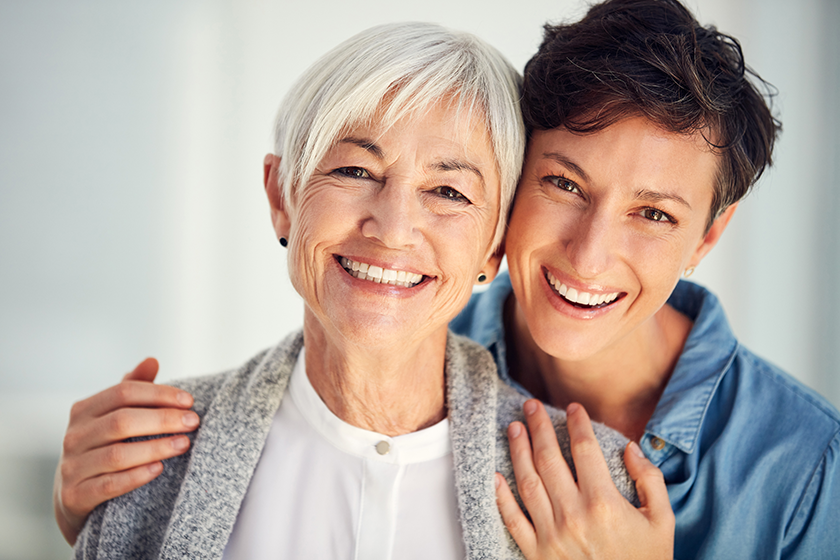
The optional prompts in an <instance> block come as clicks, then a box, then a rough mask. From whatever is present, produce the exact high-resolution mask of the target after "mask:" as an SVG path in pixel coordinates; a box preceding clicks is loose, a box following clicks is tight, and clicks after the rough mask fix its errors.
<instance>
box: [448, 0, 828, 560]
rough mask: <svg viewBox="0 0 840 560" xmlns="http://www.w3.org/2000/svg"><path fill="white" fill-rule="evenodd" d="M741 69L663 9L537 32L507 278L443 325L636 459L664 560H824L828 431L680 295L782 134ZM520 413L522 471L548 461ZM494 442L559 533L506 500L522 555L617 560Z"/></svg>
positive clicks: (718, 313) (654, 6) (677, 11)
mask: <svg viewBox="0 0 840 560" xmlns="http://www.w3.org/2000/svg"><path fill="white" fill-rule="evenodd" d="M745 68H746V67H745V65H744V60H743V57H742V54H741V50H740V47H739V45H738V43H737V42H736V41H735V40H734V39H732V38H731V37H727V36H726V35H722V34H720V33H719V32H717V30H716V29H714V28H713V27H707V28H704V27H702V26H700V25H699V24H698V23H697V21H696V20H695V19H694V17H693V16H692V15H691V14H690V13H689V12H688V10H686V9H685V8H684V7H683V6H682V5H681V4H680V3H679V2H677V1H676V0H612V1H608V2H604V3H601V4H597V5H595V6H593V7H592V8H591V9H590V11H589V13H588V14H587V15H586V16H585V17H584V18H583V19H582V20H581V21H580V22H577V23H573V24H569V25H560V26H547V27H546V30H545V37H544V41H543V44H542V46H541V47H540V50H539V52H538V53H537V54H536V55H535V56H534V57H533V58H532V59H531V61H530V62H529V63H528V66H527V67H526V70H525V80H524V96H523V113H524V116H525V120H526V125H527V126H528V128H529V132H530V134H529V145H528V151H527V156H526V161H525V166H524V169H523V172H522V178H521V180H520V183H519V188H518V190H517V195H516V199H515V202H514V207H513V211H512V215H511V218H510V225H509V232H508V235H507V242H506V252H507V257H508V263H509V268H510V275H509V277H508V276H507V275H505V276H503V277H500V278H498V279H497V280H496V281H495V282H494V284H493V286H491V288H490V289H489V290H488V291H487V292H485V293H483V294H481V295H479V296H476V298H475V299H474V301H472V302H471V304H470V306H469V307H468V309H467V311H466V312H465V313H464V314H463V315H462V316H461V317H459V318H458V319H457V320H456V321H455V322H454V323H453V325H452V328H453V330H456V332H461V333H464V334H467V335H469V336H471V337H473V338H474V339H475V340H478V341H479V342H481V343H482V344H484V345H486V346H487V347H488V348H489V349H490V350H491V351H492V352H493V353H494V355H495V357H496V361H497V365H498V367H499V370H500V373H501V374H502V376H503V377H505V378H506V379H507V380H508V381H509V382H510V383H511V384H512V385H514V386H517V387H518V388H519V389H520V390H521V391H522V392H524V393H526V394H530V395H533V396H535V397H537V398H539V399H541V400H543V401H546V402H550V403H552V404H554V405H555V406H559V407H567V406H568V409H567V411H568V414H569V418H570V421H571V419H573V418H575V417H579V416H584V417H585V416H586V413H585V412H584V411H583V409H582V408H581V407H580V406H578V404H575V403H580V404H583V405H584V406H585V407H586V410H587V411H589V412H590V413H591V414H592V416H593V417H594V418H595V419H597V420H599V421H602V422H604V423H605V424H606V425H608V426H611V427H613V428H615V429H617V430H619V431H621V432H622V433H623V434H625V435H626V436H627V437H628V438H631V439H633V440H635V441H637V442H639V443H640V445H641V447H642V449H643V450H644V451H645V453H646V455H647V456H648V457H649V458H650V459H651V461H653V462H654V464H656V465H657V466H659V467H660V468H661V469H662V472H663V474H664V477H665V481H666V483H667V486H668V493H669V496H670V500H671V504H672V506H673V508H674V512H675V515H676V533H675V545H676V546H675V550H674V557H676V558H780V557H781V558H809V559H811V558H836V557H837V554H838V551H840V531H838V519H840V414H838V412H837V411H836V410H835V409H834V408H833V407H832V406H831V405H829V404H828V403H827V402H826V401H825V400H824V399H822V398H821V397H820V396H818V395H816V394H815V393H814V392H813V391H811V390H809V389H807V388H806V387H804V386H802V385H801V384H800V383H798V382H796V381H794V380H793V379H791V378H790V377H789V376H787V375H786V374H785V373H783V372H781V371H780V370H779V369H778V368H776V367H774V366H772V365H770V364H768V363H767V362H765V361H764V360H762V359H760V358H758V357H757V356H755V355H753V354H752V353H750V352H749V351H748V350H747V349H745V348H744V347H743V346H741V345H739V344H738V342H737V340H736V339H735V337H734V336H733V334H732V332H731V331H730V329H729V327H728V325H727V323H726V319H725V316H724V313H723V310H722V309H721V307H720V304H719V303H718V301H717V300H716V299H715V297H714V296H713V295H712V294H711V293H709V292H708V291H706V290H705V289H703V288H701V287H699V286H697V285H694V284H691V283H688V282H685V281H680V276H681V275H683V274H685V275H686V276H688V275H690V274H691V272H692V271H693V270H694V268H695V267H697V266H698V265H699V264H700V262H701V260H702V259H703V257H704V256H705V255H706V254H707V253H708V252H709V251H710V250H711V249H712V248H713V247H714V246H715V244H716V243H717V242H718V240H719V239H720V236H721V234H722V233H723V231H724V229H725V228H726V226H727V224H728V222H729V220H730V219H731V218H732V215H733V212H734V211H735V208H736V207H737V205H738V201H739V200H740V199H741V198H742V197H743V196H744V195H745V194H746V193H747V191H748V190H749V188H750V186H751V185H752V184H753V183H754V181H755V180H756V179H757V178H758V176H759V175H760V174H761V171H762V170H763V169H764V167H765V166H766V165H767V164H769V163H770V156H771V152H772V148H773V143H774V139H775V136H776V133H777V128H778V124H777V123H776V121H775V120H774V119H773V117H772V115H771V112H770V110H769V108H768V107H767V105H766V103H765V101H764V99H763V98H762V96H761V95H760V93H759V91H758V90H757V89H756V87H755V86H754V85H753V84H752V83H750V80H749V79H748V73H747V72H745ZM780 219H781V217H780ZM529 406H531V407H533V408H534V410H535V412H534V413H533V415H532V416H531V417H529V425H530V427H531V428H532V435H533V438H534V449H535V453H537V454H540V455H542V456H545V455H546V454H548V455H551V454H552V453H553V454H554V455H555V456H558V455H559V453H558V452H557V451H556V449H553V448H556V445H553V439H554V435H553V433H550V434H549V437H546V436H545V434H544V433H543V434H542V435H540V434H541V430H540V429H539V426H540V425H541V424H542V425H543V426H544V425H545V418H544V416H543V414H542V413H541V412H540V411H539V407H538V406H537V404H536V403H535V402H532V403H529ZM510 435H511V453H512V455H513V457H514V461H515V465H516V467H517V468H516V473H517V479H518V480H520V482H521V484H520V488H522V487H525V486H527V487H528V488H532V489H535V490H534V491H531V492H529V493H528V494H527V495H523V498H525V500H524V501H525V505H526V506H527V507H528V510H529V512H530V513H531V515H532V516H535V515H536V516H541V517H542V518H543V519H545V518H551V519H553V520H554V522H548V521H541V522H536V523H534V525H533V526H532V525H531V524H530V523H529V522H528V521H527V520H526V519H525V518H524V517H523V515H522V514H521V512H519V508H518V506H517V505H516V503H515V502H514V501H513V500H512V498H511V497H510V496H509V494H508V493H507V492H506V491H505V486H504V485H502V486H501V493H500V499H501V508H502V511H503V515H504V517H505V520H506V522H507V523H508V524H509V527H511V532H512V533H513V534H514V536H515V537H516V539H517V541H518V542H519V543H520V545H521V546H522V548H523V550H524V551H525V552H526V554H529V553H530V554H535V553H537V552H551V551H552V547H554V550H557V549H559V550H560V551H561V556H562V557H564V558H569V557H575V555H576V554H577V553H578V552H580V550H581V549H583V550H585V551H589V552H591V551H593V550H595V551H601V553H602V556H603V557H609V558H612V557H616V554H617V553H619V552H620V551H621V550H622V549H621V547H620V546H619V547H617V548H616V547H614V545H615V544H616V543H614V542H609V539H606V538H605V535H609V534H610V529H611V523H612V520H613V518H614V517H613V515H612V514H611V513H610V511H612V509H611V508H612V506H613V504H618V506H621V507H623V504H621V503H620V502H617V501H616V500H612V501H611V502H610V501H609V500H601V503H602V506H603V507H595V508H590V509H586V508H581V507H579V505H578V504H577V503H576V502H575V501H574V500H570V499H568V496H570V489H571V490H573V486H572V484H571V479H570V477H569V476H568V475H566V476H559V477H558V476H556V473H549V472H546V470H545V469H543V468H541V463H540V462H537V464H536V466H534V464H533V463H532V461H531V460H530V453H531V449H530V446H529V445H528V441H527V438H525V437H524V431H523V430H522V427H521V426H520V425H518V424H516V425H514V427H512V429H511V434H510ZM544 463H545V459H544V458H543V459H542V464H544ZM561 474H564V473H561ZM540 475H542V476H540ZM542 480H544V481H545V483H544V484H543V483H542ZM586 519H588V520H590V521H592V523H589V524H587V523H586V522H585V521H586ZM581 528H584V529H586V530H585V531H581V530H580V529H581ZM599 528H600V529H599ZM570 535H574V536H575V537H576V540H575V539H572V538H569V536H570ZM558 537H561V538H559V539H558ZM555 540H560V543H559V544H558V543H556V542H554V541H555ZM581 543H582V544H581ZM619 545H620V543H619ZM611 547H612V548H611Z"/></svg>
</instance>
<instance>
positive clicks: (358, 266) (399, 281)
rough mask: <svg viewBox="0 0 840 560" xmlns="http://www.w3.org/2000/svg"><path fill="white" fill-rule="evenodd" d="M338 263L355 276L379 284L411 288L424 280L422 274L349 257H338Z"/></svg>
mask: <svg viewBox="0 0 840 560" xmlns="http://www.w3.org/2000/svg"><path fill="white" fill-rule="evenodd" d="M338 263H339V264H340V265H341V266H342V267H344V270H346V271H347V272H349V273H350V275H351V276H353V277H354V278H358V279H359V280H368V281H370V282H376V283H377V284H391V285H392V286H399V287H401V288H411V287H413V286H416V285H417V284H419V283H420V282H421V281H422V280H423V275H422V274H415V273H413V272H406V271H405V270H391V269H389V268H382V267H379V266H374V265H370V264H367V263H363V262H356V261H351V260H350V259H348V258H347V257H338Z"/></svg>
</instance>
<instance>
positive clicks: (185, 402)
mask: <svg viewBox="0 0 840 560" xmlns="http://www.w3.org/2000/svg"><path fill="white" fill-rule="evenodd" d="M175 398H177V399H178V404H180V405H182V406H192V395H190V394H189V393H187V392H186V391H178V395H177V396H176V397H175Z"/></svg>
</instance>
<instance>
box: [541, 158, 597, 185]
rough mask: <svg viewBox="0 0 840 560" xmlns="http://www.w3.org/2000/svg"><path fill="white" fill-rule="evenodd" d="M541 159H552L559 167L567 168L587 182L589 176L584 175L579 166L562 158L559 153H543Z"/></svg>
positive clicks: (584, 172)
mask: <svg viewBox="0 0 840 560" xmlns="http://www.w3.org/2000/svg"><path fill="white" fill-rule="evenodd" d="M543 157H544V158H546V159H553V160H554V161H556V162H557V163H559V164H560V165H563V166H565V167H568V168H569V169H570V170H571V171H573V172H574V173H575V174H576V175H578V176H580V178H581V179H583V180H584V181H586V182H589V175H587V174H586V171H584V170H583V168H582V167H581V166H579V165H578V164H576V163H575V162H573V161H572V160H570V159H569V158H567V157H566V156H564V155H563V154H561V153H559V152H545V153H544V154H543Z"/></svg>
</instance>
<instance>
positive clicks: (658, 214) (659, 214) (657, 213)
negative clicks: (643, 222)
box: [642, 208, 674, 223]
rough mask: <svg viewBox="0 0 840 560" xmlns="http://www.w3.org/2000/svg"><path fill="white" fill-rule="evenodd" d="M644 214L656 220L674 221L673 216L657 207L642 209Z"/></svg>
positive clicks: (645, 216) (649, 218)
mask: <svg viewBox="0 0 840 560" xmlns="http://www.w3.org/2000/svg"><path fill="white" fill-rule="evenodd" d="M642 216H643V217H644V218H647V219H648V220H651V221H654V222H672V223H673V222H674V220H673V219H672V218H671V216H669V215H668V214H666V213H665V212H663V211H662V210H657V209H656V208H645V209H644V210H642Z"/></svg>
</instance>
